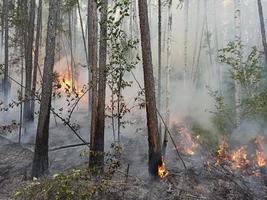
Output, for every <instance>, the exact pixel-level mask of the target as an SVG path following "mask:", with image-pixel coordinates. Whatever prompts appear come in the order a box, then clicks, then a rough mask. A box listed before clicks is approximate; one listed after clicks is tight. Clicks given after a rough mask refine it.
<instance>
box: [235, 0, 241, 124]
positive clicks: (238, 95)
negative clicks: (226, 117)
mask: <svg viewBox="0 0 267 200" xmlns="http://www.w3.org/2000/svg"><path fill="white" fill-rule="evenodd" d="M234 6H235V16H234V18H235V42H236V44H237V46H238V49H237V51H236V57H237V63H236V69H240V68H241V67H242V66H241V62H242V52H241V10H240V9H241V2H240V0H235V1H234ZM235 73H238V70H236V72H235ZM235 111H236V125H237V126H238V125H239V124H240V121H241V85H240V83H239V82H238V80H235Z"/></svg>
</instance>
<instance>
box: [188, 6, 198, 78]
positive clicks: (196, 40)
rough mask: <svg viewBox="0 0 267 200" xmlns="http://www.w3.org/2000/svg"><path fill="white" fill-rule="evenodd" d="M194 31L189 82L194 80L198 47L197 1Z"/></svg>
mask: <svg viewBox="0 0 267 200" xmlns="http://www.w3.org/2000/svg"><path fill="white" fill-rule="evenodd" d="M196 13H197V14H196V21H197V22H196V29H195V38H194V51H193V64H192V68H191V74H190V75H191V77H190V78H191V80H192V81H193V79H194V70H195V67H196V58H197V47H198V38H199V21H200V1H197V11H196Z"/></svg>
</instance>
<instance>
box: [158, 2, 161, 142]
mask: <svg viewBox="0 0 267 200" xmlns="http://www.w3.org/2000/svg"><path fill="white" fill-rule="evenodd" d="M161 6H162V5H161V0H158V111H159V113H161V76H162V69H161V51H162V49H161V41H162V34H161V29H162V28H161V25H162V22H161V17H162V15H161ZM159 135H160V136H161V122H160V120H159ZM160 140H161V139H160Z"/></svg>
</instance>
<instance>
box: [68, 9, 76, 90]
mask: <svg viewBox="0 0 267 200" xmlns="http://www.w3.org/2000/svg"><path fill="white" fill-rule="evenodd" d="M71 15H72V11H69V12H68V16H69V46H70V66H71V88H72V91H73V90H74V88H75V79H74V73H75V70H74V57H73V45H72V44H73V40H72V26H71V22H72V17H71Z"/></svg>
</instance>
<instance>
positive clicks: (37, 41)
mask: <svg viewBox="0 0 267 200" xmlns="http://www.w3.org/2000/svg"><path fill="white" fill-rule="evenodd" d="M42 4H43V3H42V0H39V6H38V14H37V25H36V26H37V27H36V38H35V50H34V65H33V77H32V94H33V95H34V94H35V92H36V84H37V71H38V70H37V69H38V67H39V66H38V65H39V51H40V44H41V39H42V37H41V35H42V32H41V31H42V7H43V5H42ZM34 113H35V98H32V99H31V116H32V117H33V116H34Z"/></svg>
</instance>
